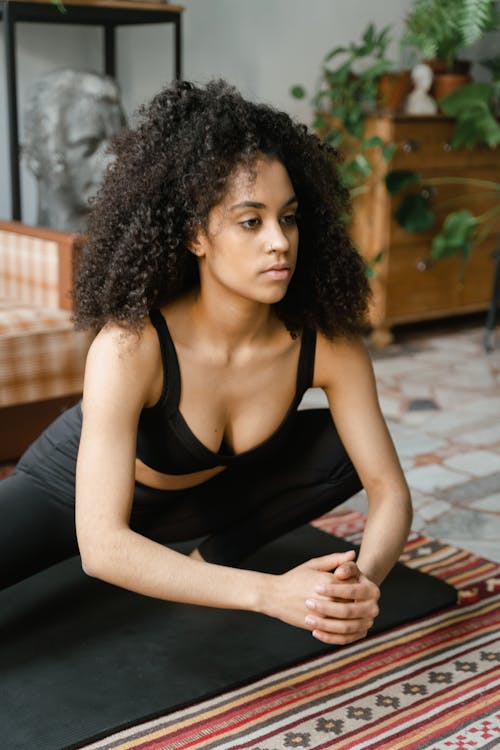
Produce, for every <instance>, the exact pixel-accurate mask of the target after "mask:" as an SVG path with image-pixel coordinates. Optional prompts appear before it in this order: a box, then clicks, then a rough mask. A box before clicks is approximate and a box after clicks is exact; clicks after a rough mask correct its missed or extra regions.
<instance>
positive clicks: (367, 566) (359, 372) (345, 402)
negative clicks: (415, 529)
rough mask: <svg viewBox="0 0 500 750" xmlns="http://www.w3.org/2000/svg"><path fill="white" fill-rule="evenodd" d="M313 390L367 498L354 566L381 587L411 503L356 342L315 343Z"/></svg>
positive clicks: (409, 516) (368, 366) (365, 354)
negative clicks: (323, 398)
mask: <svg viewBox="0 0 500 750" xmlns="http://www.w3.org/2000/svg"><path fill="white" fill-rule="evenodd" d="M315 381H317V383H316V382H315V385H316V384H317V385H320V386H321V387H322V388H323V389H324V390H325V392H326V395H327V397H328V402H329V404H330V410H331V413H332V417H333V419H334V421H335V425H336V427H337V430H338V433H339V435H340V438H341V440H342V442H343V444H344V447H345V449H346V451H347V453H348V455H349V456H350V458H351V461H352V463H353V465H354V467H355V469H356V471H357V472H358V475H359V477H360V479H361V482H362V484H363V487H364V488H365V491H366V493H367V495H368V519H367V524H366V528H365V532H364V535H363V541H362V544H361V549H360V553H359V557H358V561H357V563H358V566H359V568H360V569H361V570H362V571H363V573H364V574H365V575H366V576H367V577H368V578H369V579H370V580H372V581H374V582H375V583H377V584H380V583H381V582H382V581H383V579H384V578H385V577H386V575H387V574H388V572H389V571H390V570H391V568H392V567H393V565H394V564H395V562H396V561H397V559H398V557H399V555H400V554H401V552H402V550H403V547H404V544H405V542H406V539H407V536H408V532H409V529H410V524H411V519H412V508H411V498H410V492H409V489H408V485H407V484H406V480H405V478H404V475H403V471H402V469H401V465H400V463H399V459H398V457H397V454H396V450H395V448H394V444H393V442H392V439H391V436H390V434H389V431H388V429H387V425H386V423H385V420H384V417H383V416H382V413H381V410H380V406H379V403H378V397H377V391H376V384H375V377H374V374H373V368H372V365H371V361H370V357H369V355H368V352H367V351H366V348H365V347H364V345H363V344H362V342H361V341H359V340H351V341H347V340H342V341H337V342H334V343H332V342H329V341H327V340H326V339H324V338H323V337H318V353H317V359H316V370H315Z"/></svg>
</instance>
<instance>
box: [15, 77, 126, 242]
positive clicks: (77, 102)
mask: <svg viewBox="0 0 500 750" xmlns="http://www.w3.org/2000/svg"><path fill="white" fill-rule="evenodd" d="M124 125H125V116H124V114H123V110H122V108H121V105H120V93H119V89H118V86H117V85H116V83H115V82H114V81H113V79H111V78H108V77H105V76H100V75H97V74H95V73H86V72H80V71H74V70H60V71H55V72H53V73H49V74H48V75H46V76H44V77H43V78H42V79H40V80H39V81H37V82H36V84H35V85H34V86H33V88H32V89H31V92H30V94H29V97H28V100H27V105H26V109H25V124H24V143H23V153H24V155H25V157H26V159H27V163H28V167H29V169H30V170H31V172H33V174H34V175H35V177H36V178H37V181H38V190H39V212H38V223H39V224H42V225H45V226H51V227H54V228H56V229H61V230H64V231H76V232H78V231H85V226H86V219H87V215H88V212H89V208H90V206H89V201H90V199H91V198H92V197H93V196H94V195H95V193H96V192H97V190H98V188H99V186H100V184H101V181H102V178H103V176H104V172H105V170H106V167H107V166H108V164H109V162H110V159H111V156H110V155H109V154H108V153H107V152H108V146H109V142H110V140H111V138H112V137H113V136H114V135H116V134H117V133H118V132H119V131H120V130H121V129H122V127H123V126H124Z"/></svg>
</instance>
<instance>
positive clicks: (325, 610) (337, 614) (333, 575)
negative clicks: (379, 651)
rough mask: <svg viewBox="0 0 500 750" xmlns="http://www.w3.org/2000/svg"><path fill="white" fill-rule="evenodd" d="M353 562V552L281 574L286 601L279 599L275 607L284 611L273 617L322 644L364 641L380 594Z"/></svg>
mask: <svg viewBox="0 0 500 750" xmlns="http://www.w3.org/2000/svg"><path fill="white" fill-rule="evenodd" d="M354 558H355V552H354V551H349V552H342V553H334V554H331V555H325V556H324V557H317V558H313V559H311V560H308V561H307V562H305V563H303V564H302V565H299V566H298V567H296V568H293V569H292V570H289V571H288V572H286V573H283V574H282V575H281V576H279V577H280V579H281V583H282V584H284V588H283V589H282V590H281V594H282V595H284V596H285V598H286V599H287V600H288V601H287V602H285V600H284V599H283V598H282V596H280V597H279V598H280V599H281V602H280V603H278V602H276V603H278V606H279V605H280V604H281V606H287V610H288V611H287V613H286V614H285V613H284V611H283V610H282V611H281V613H280V612H276V613H275V616H278V617H279V618H280V619H282V620H283V621H285V622H288V623H289V624H291V625H296V626H298V627H302V628H306V629H308V630H310V631H311V633H312V635H313V636H314V637H315V638H317V639H318V640H319V641H322V642H323V643H328V644H332V645H345V644H348V643H352V642H353V641H356V640H359V639H360V638H364V637H365V636H366V634H367V632H368V630H369V629H370V628H371V626H372V625H373V620H374V619H375V617H376V616H377V615H378V612H379V609H378V604H377V602H378V599H379V596H380V590H379V587H378V586H377V585H376V584H375V583H373V581H370V579H369V578H367V577H366V576H365V575H364V574H363V573H362V572H361V571H360V569H359V568H358V566H357V564H356V562H355V561H354ZM304 593H305V596H304ZM280 609H281V607H280Z"/></svg>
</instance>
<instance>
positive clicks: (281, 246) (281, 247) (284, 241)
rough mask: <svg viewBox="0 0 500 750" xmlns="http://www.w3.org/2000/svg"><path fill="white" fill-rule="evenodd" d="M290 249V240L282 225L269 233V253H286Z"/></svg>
mask: <svg viewBox="0 0 500 750" xmlns="http://www.w3.org/2000/svg"><path fill="white" fill-rule="evenodd" d="M289 249H290V240H289V239H288V237H287V235H286V234H285V232H284V231H283V229H282V228H281V227H279V228H278V229H277V230H276V231H274V232H272V233H270V234H269V235H268V237H267V240H266V252H267V253H286V252H287V251H288V250H289Z"/></svg>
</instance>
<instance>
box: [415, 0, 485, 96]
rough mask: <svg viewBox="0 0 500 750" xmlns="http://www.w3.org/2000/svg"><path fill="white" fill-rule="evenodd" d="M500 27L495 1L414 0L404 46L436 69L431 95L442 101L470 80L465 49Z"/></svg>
mask: <svg viewBox="0 0 500 750" xmlns="http://www.w3.org/2000/svg"><path fill="white" fill-rule="evenodd" d="M497 28H498V19H497V15H496V11H495V0H414V4H413V9H412V11H411V12H410V14H409V16H408V17H407V18H406V33H405V35H404V36H403V39H402V44H403V46H406V47H410V48H412V49H414V50H415V51H416V52H417V54H418V56H419V58H420V59H421V60H422V61H424V62H425V63H427V64H428V65H430V67H431V68H432V69H433V71H434V76H435V78H434V85H433V89H432V94H433V95H434V97H435V98H436V99H440V98H441V97H443V96H445V95H446V94H448V93H451V91H454V90H456V89H457V88H460V87H461V86H463V85H464V84H466V83H467V82H468V81H470V74H469V68H470V63H469V62H468V61H466V60H461V59H460V57H459V56H460V54H461V53H462V52H463V50H464V49H465V48H467V47H470V46H471V45H472V44H474V43H475V42H476V41H477V40H478V39H480V38H481V36H482V35H483V34H484V33H485V32H487V31H493V30H495V29H497Z"/></svg>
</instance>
